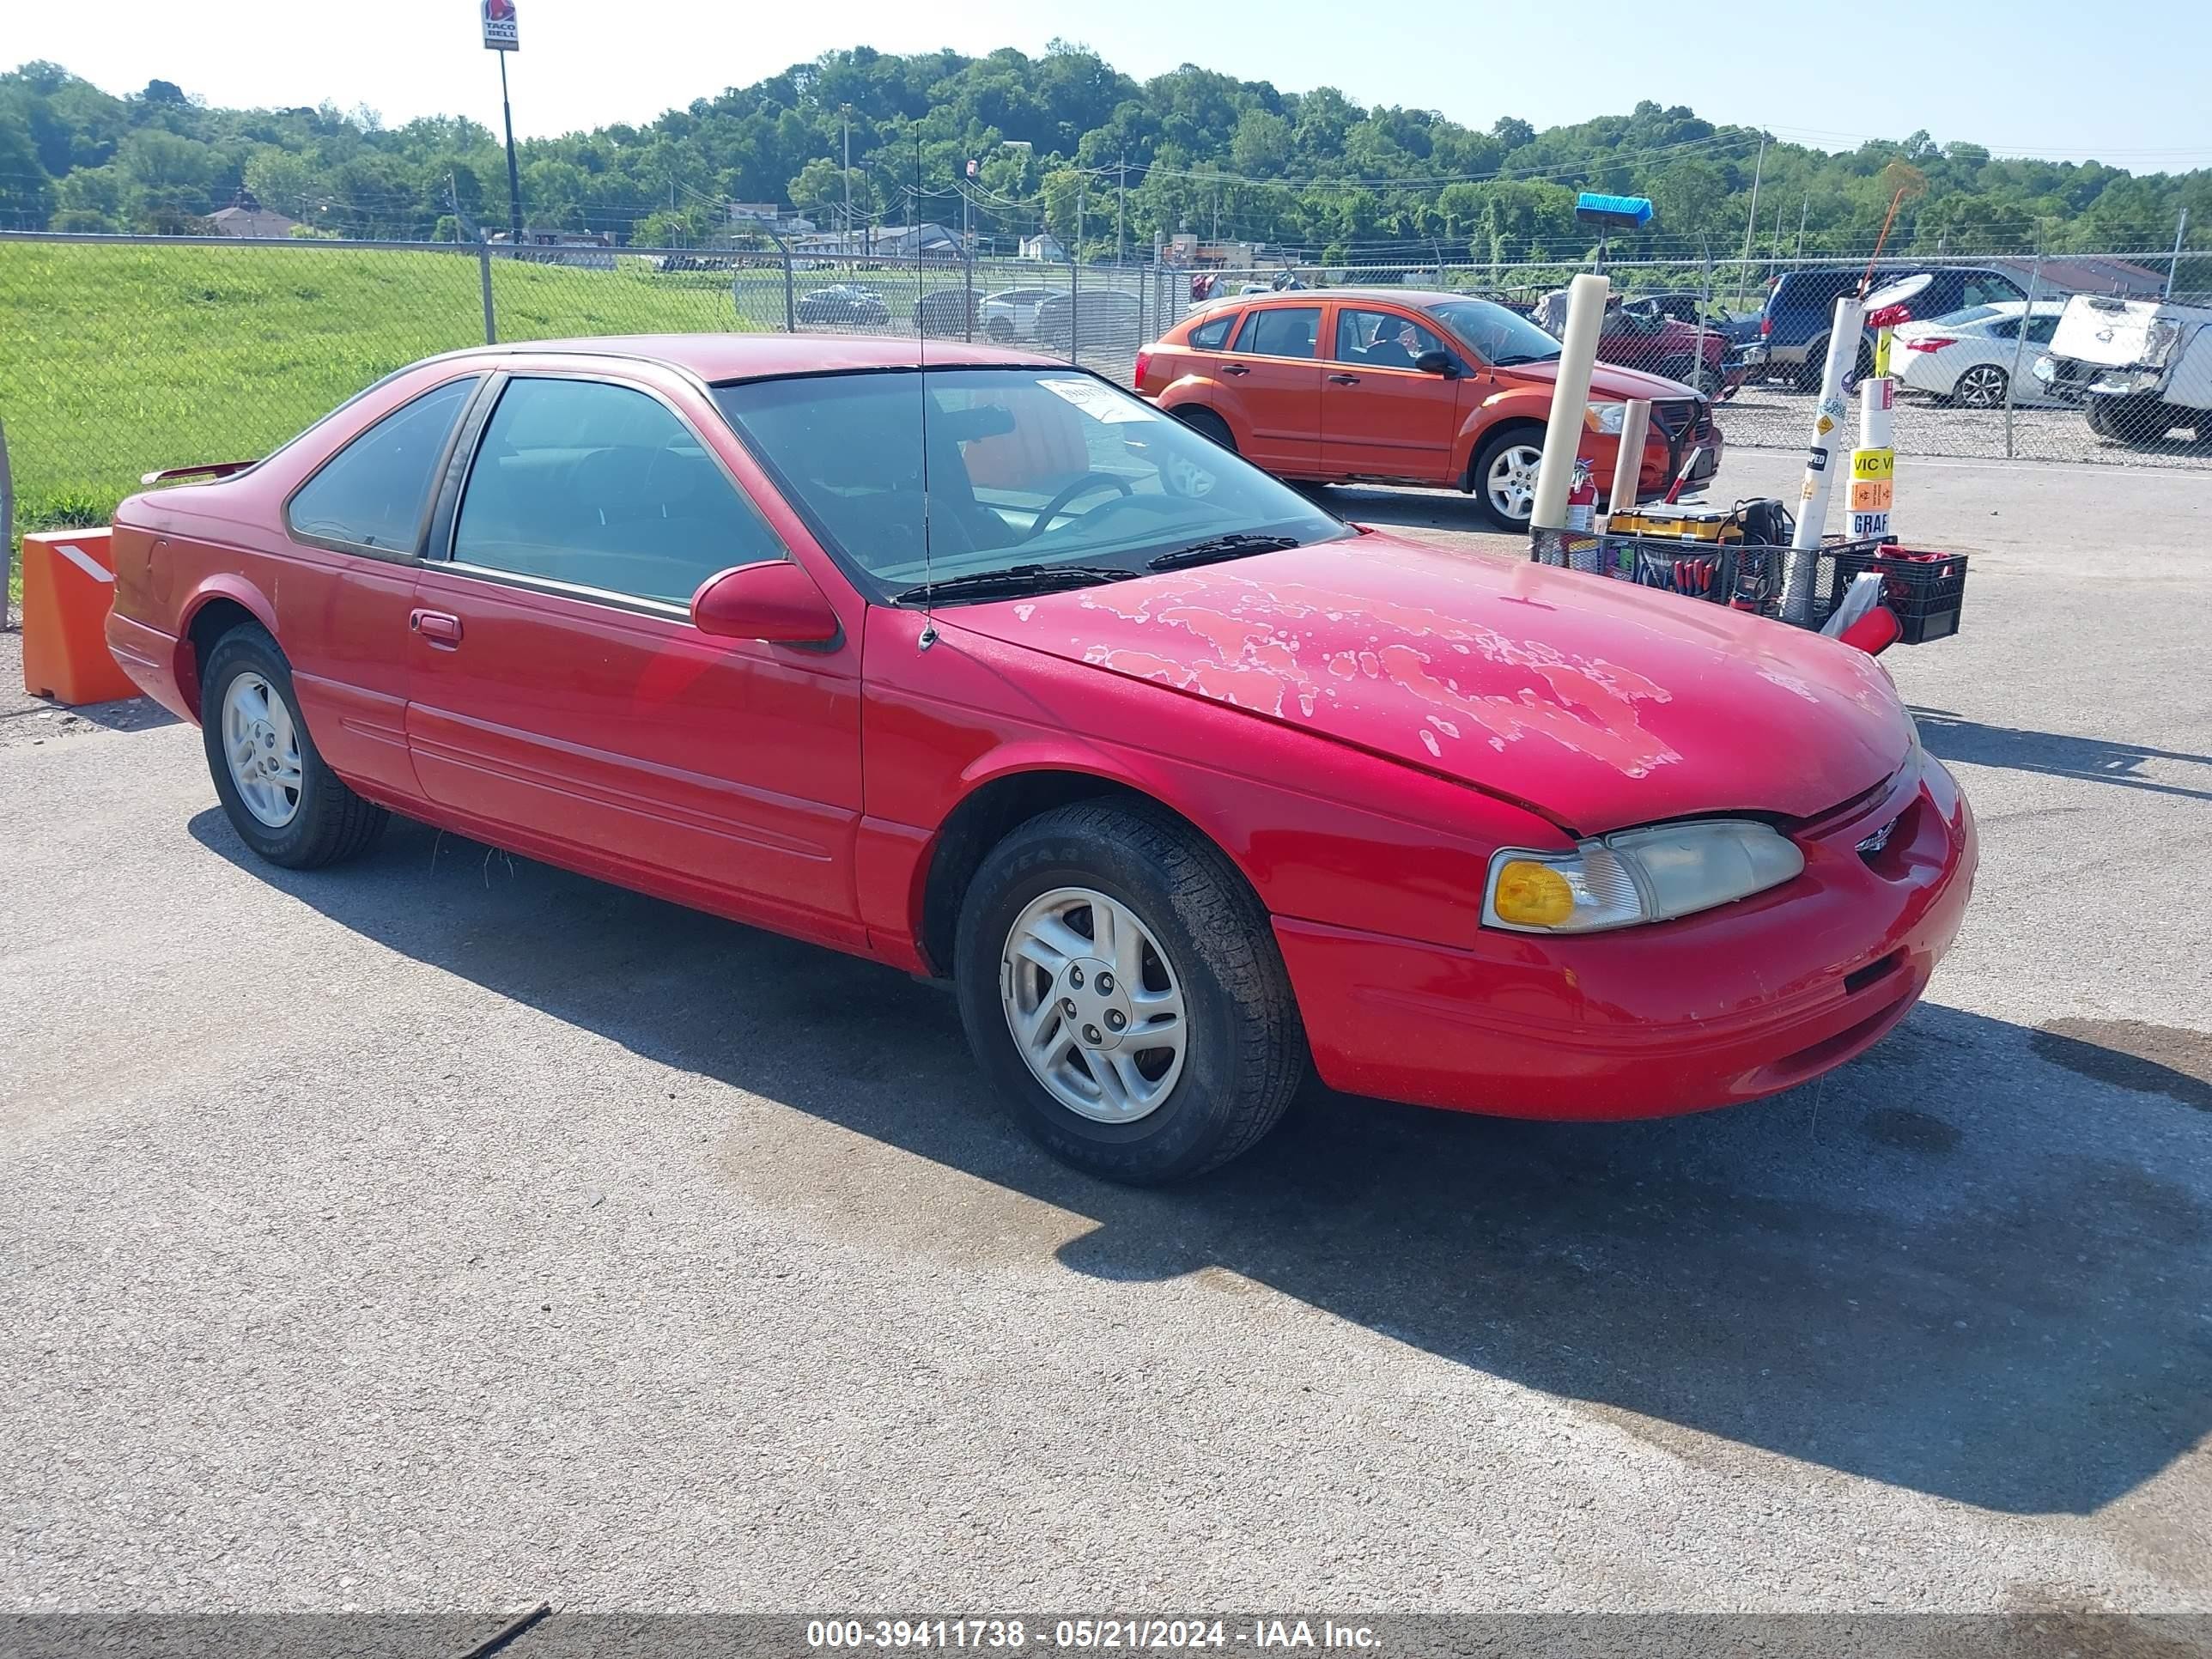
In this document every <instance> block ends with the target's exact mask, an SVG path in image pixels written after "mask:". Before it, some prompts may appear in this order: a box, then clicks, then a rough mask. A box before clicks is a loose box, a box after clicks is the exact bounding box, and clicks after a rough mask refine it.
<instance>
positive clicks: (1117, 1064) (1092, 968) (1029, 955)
mask: <svg viewBox="0 0 2212 1659" xmlns="http://www.w3.org/2000/svg"><path fill="white" fill-rule="evenodd" d="M999 998H1000V1001H1001V1002H1002V1003H1003V1004H1004V1005H1005V1007H1006V1027H1007V1029H1008V1030H1010V1031H1011V1032H1012V1034H1013V1038H1014V1043H1015V1046H1016V1047H1017V1048H1019V1049H1020V1050H1021V1054H1022V1058H1023V1059H1024V1060H1026V1061H1027V1062H1028V1063H1029V1068H1030V1073H1031V1074H1032V1075H1033V1076H1034V1077H1036V1080H1037V1081H1038V1082H1039V1083H1041V1084H1042V1085H1044V1088H1045V1091H1046V1092H1047V1093H1048V1094H1049V1095H1051V1096H1052V1097H1053V1098H1054V1100H1057V1101H1058V1102H1059V1103H1060V1104H1061V1105H1063V1106H1065V1107H1066V1108H1067V1109H1068V1110H1070V1111H1072V1112H1075V1113H1078V1114H1079V1115H1082V1116H1084V1117H1087V1118H1089V1119H1091V1121H1093V1122H1095V1123H1133V1122H1135V1121H1137V1120H1138V1119H1139V1118H1140V1117H1143V1116H1145V1115H1146V1114H1147V1113H1149V1112H1152V1111H1153V1110H1155V1109H1157V1108H1158V1106H1159V1104H1160V1103H1161V1102H1162V1101H1164V1100H1165V1099H1166V1098H1167V1097H1168V1095H1169V1094H1170V1091H1173V1089H1174V1088H1175V1085H1176V1079H1179V1078H1181V1077H1182V1056H1183V1044H1184V1042H1185V1039H1186V1037H1187V1036H1188V1028H1187V1027H1186V1025H1185V1024H1184V1021H1183V1007H1182V990H1181V989H1180V988H1179V987H1178V986H1177V985H1176V976H1175V973H1174V970H1173V969H1171V968H1170V966H1169V964H1168V958H1167V953H1166V952H1165V951H1163V950H1161V948H1160V942H1159V941H1158V939H1154V938H1153V937H1152V932H1151V930H1150V929H1148V928H1147V927H1146V926H1145V924H1144V923H1143V922H1142V921H1139V920H1138V919H1137V913H1136V912H1135V911H1133V910H1132V909H1130V908H1128V906H1127V905H1125V904H1122V903H1121V902H1119V901H1117V900H1115V899H1111V898H1109V897H1108V896H1106V895H1105V894H1103V893H1099V892H1094V891H1092V890H1091V889H1089V888H1085V887H1055V888H1054V889H1053V890H1051V891H1049V892H1047V893H1042V894H1040V895H1038V896H1037V897H1036V899H1035V900H1033V901H1032V902H1030V906H1029V908H1027V909H1025V910H1024V911H1023V912H1022V914H1021V915H1019V916H1018V918H1016V920H1015V921H1014V925H1013V927H1012V928H1010V929H1009V930H1008V931H1007V933H1006V948H1005V950H1004V951H1003V952H1002V953H1001V956H1000V964H999Z"/></svg>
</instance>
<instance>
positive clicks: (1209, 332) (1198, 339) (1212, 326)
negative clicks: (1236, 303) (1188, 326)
mask: <svg viewBox="0 0 2212 1659" xmlns="http://www.w3.org/2000/svg"><path fill="white" fill-rule="evenodd" d="M1237 315H1238V313H1236V312H1234V311H1225V312H1224V313H1222V314H1221V315H1220V316H1218V317H1210V318H1208V319H1206V321H1205V322H1202V323H1200V325H1198V326H1197V327H1196V328H1194V329H1193V330H1191V331H1190V343H1191V344H1192V345H1193V346H1194V347H1195V348H1196V349H1199V350H1200V351H1218V350H1220V349H1221V348H1222V347H1224V346H1225V345H1227V344H1228V343H1229V331H1230V330H1231V329H1232V328H1234V327H1236V326H1237Z"/></svg>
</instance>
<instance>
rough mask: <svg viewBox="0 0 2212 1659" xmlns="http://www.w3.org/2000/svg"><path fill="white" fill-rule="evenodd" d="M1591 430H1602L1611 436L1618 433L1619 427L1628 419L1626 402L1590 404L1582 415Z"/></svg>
mask: <svg viewBox="0 0 2212 1659" xmlns="http://www.w3.org/2000/svg"><path fill="white" fill-rule="evenodd" d="M1583 418H1584V420H1585V421H1587V422H1588V423H1589V429H1590V430H1591V431H1593V432H1603V433H1606V434H1607V435H1610V436H1612V437H1615V438H1618V437H1619V436H1620V428H1621V427H1622V425H1623V424H1624V423H1625V422H1626V421H1627V419H1628V405H1627V404H1590V405H1589V408H1588V411H1587V413H1586V414H1585V415H1584V416H1583Z"/></svg>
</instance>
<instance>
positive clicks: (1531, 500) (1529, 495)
mask: <svg viewBox="0 0 2212 1659" xmlns="http://www.w3.org/2000/svg"><path fill="white" fill-rule="evenodd" d="M1543 461H1544V435H1543V433H1542V432H1541V431H1540V430H1536V429H1533V428H1526V427H1524V428H1521V429H1520V430H1518V431H1516V432H1507V433H1503V434H1501V435H1498V437H1495V438H1492V440H1491V441H1489V442H1488V443H1486V444H1485V445H1484V446H1483V447H1482V451H1481V453H1480V454H1478V455H1477V456H1476V457H1475V458H1474V495H1475V500H1476V502H1477V504H1478V505H1480V507H1481V509H1482V516H1483V517H1484V518H1486V519H1487V520H1490V522H1491V523H1492V524H1493V525H1495V526H1498V528H1499V529H1500V530H1526V529H1527V528H1528V520H1530V519H1532V518H1533V517H1534V516H1535V512H1536V472H1537V469H1538V468H1539V467H1541V465H1543Z"/></svg>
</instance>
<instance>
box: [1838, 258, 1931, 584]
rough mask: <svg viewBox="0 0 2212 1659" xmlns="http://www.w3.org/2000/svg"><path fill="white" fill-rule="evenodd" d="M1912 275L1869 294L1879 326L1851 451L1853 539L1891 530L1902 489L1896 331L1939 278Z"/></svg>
mask: <svg viewBox="0 0 2212 1659" xmlns="http://www.w3.org/2000/svg"><path fill="white" fill-rule="evenodd" d="M1935 280H1936V279H1935V277H1934V276H1932V275H1929V274H1923V275H1920V276H1907V277H1905V279H1904V280H1903V281H1902V282H1896V283H1890V284H1888V285H1887V287H1884V288H1879V289H1875V291H1874V292H1873V293H1871V294H1869V295H1867V297H1866V301H1865V303H1866V320H1867V321H1868V323H1869V324H1870V325H1873V327H1874V329H1875V348H1874V374H1873V376H1872V377H1871V378H1870V379H1869V380H1867V382H1866V384H1865V385H1863V386H1861V387H1860V388H1859V447H1857V449H1855V450H1853V451H1852V452H1851V494H1850V515H1851V519H1850V526H1851V528H1850V536H1851V539H1852V540H1853V541H1855V542H1856V541H1863V540H1865V539H1867V538H1869V537H1875V536H1887V535H1888V534H1889V513H1890V508H1891V506H1892V505H1893V501H1894V498H1895V495H1896V491H1897V448H1896V445H1895V442H1894V441H1893V438H1892V436H1891V432H1890V417H1891V414H1892V411H1893V410H1894V409H1895V407H1896V404H1897V382H1896V381H1895V380H1892V379H1891V378H1890V374H1889V350H1890V335H1891V331H1893V329H1895V328H1896V326H1897V325H1899V323H1905V322H1910V321H1911V320H1912V301H1914V300H1916V299H1917V298H1918V297H1919V295H1921V294H1922V292H1923V291H1924V290H1925V289H1927V288H1928V286H1929V284H1930V283H1933V282H1934V281H1935Z"/></svg>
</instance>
